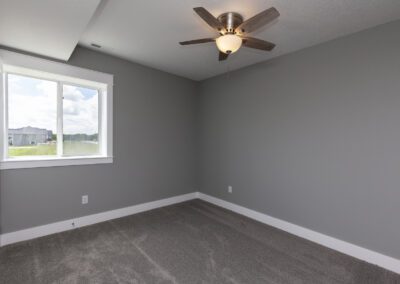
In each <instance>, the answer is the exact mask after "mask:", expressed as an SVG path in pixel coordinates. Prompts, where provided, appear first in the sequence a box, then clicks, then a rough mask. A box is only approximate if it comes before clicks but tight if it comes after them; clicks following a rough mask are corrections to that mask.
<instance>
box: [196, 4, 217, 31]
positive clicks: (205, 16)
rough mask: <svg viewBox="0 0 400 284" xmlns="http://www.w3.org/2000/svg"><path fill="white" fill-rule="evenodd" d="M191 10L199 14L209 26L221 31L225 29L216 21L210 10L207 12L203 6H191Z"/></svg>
mask: <svg viewBox="0 0 400 284" xmlns="http://www.w3.org/2000/svg"><path fill="white" fill-rule="evenodd" d="M193 10H194V11H195V12H196V13H197V15H199V16H200V18H202V19H203V20H204V21H205V22H206V23H207V24H208V25H209V26H211V27H212V28H213V29H215V30H217V31H219V32H221V31H223V30H225V27H224V25H223V24H222V23H221V22H220V21H218V20H217V19H216V18H215V17H214V16H213V15H212V14H211V13H210V12H208V11H207V10H206V9H205V8H203V7H196V8H193Z"/></svg>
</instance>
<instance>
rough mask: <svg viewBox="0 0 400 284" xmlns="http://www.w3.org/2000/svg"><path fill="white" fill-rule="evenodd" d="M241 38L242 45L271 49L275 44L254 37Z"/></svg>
mask: <svg viewBox="0 0 400 284" xmlns="http://www.w3.org/2000/svg"><path fill="white" fill-rule="evenodd" d="M242 39H243V45H244V46H246V47H250V48H255V49H261V50H266V51H271V50H272V49H273V48H274V47H275V44H273V43H272V42H269V41H265V40H262V39H258V38H254V37H242Z"/></svg>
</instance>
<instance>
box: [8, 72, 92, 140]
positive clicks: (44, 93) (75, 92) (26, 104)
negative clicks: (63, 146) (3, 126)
mask: <svg viewBox="0 0 400 284" xmlns="http://www.w3.org/2000/svg"><path fill="white" fill-rule="evenodd" d="M63 96H64V100H63V124H64V134H77V133H86V134H94V133H97V132H98V95H97V91H96V90H92V89H87V88H82V87H76V86H70V85H64V86H63ZM8 105H9V108H8V116H9V128H21V127H25V126H32V127H38V128H45V129H47V130H52V131H53V133H56V132H57V83H56V82H53V81H46V80H39V79H35V78H30V77H25V76H19V75H13V74H9V75H8Z"/></svg>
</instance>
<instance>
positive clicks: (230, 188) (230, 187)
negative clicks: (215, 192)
mask: <svg viewBox="0 0 400 284" xmlns="http://www.w3.org/2000/svg"><path fill="white" fill-rule="evenodd" d="M228 192H229V193H232V186H230V185H229V186H228Z"/></svg>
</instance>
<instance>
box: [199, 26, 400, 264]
mask: <svg viewBox="0 0 400 284" xmlns="http://www.w3.org/2000/svg"><path fill="white" fill-rule="evenodd" d="M399 30H400V21H397V22H393V23H390V24H387V25H383V26H379V27H377V28H374V29H371V30H367V31H364V32H361V33H357V34H354V35H351V36H348V37H345V38H340V39H337V40H334V41H331V42H328V43H325V44H322V45H319V46H315V47H312V48H308V49H305V50H302V51H299V52H296V53H293V54H289V55H286V56H282V57H279V58H276V59H274V60H271V61H268V62H265V63H262V64H257V65H254V66H251V67H248V68H245V69H242V70H239V71H237V72H232V73H230V74H227V75H222V76H219V77H216V78H213V79H209V80H207V81H205V82H203V83H202V85H201V93H200V100H201V101H200V105H199V107H200V117H201V122H200V133H199V137H200V138H201V141H200V142H201V149H200V152H199V157H200V158H201V159H200V166H199V167H200V168H201V173H200V188H201V191H203V192H204V193H207V194H210V195H213V196H216V197H219V198H223V199H225V200H228V201H232V202H234V203H237V204H240V205H243V206H246V207H249V208H252V209H255V210H258V211H260V212H264V213H267V214H269V215H271V216H274V217H278V218H281V219H283V220H287V221H290V222H293V223H295V224H298V225H301V226H304V227H306V228H310V229H313V230H316V231H318V232H321V233H324V234H327V235H330V236H333V237H337V238H339V239H342V240H345V241H348V242H351V243H354V244H357V245H360V246H363V247H367V248H369V249H372V250H376V251H378V252H382V253H385V254H387V255H391V256H393V257H397V258H400V245H399V240H400V55H399V52H400V37H399ZM277 48H279V46H278V47H277ZM233 56H235V55H233ZM237 56H240V54H238V55H237ZM228 185H232V186H233V193H232V194H228V193H227V186H228Z"/></svg>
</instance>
